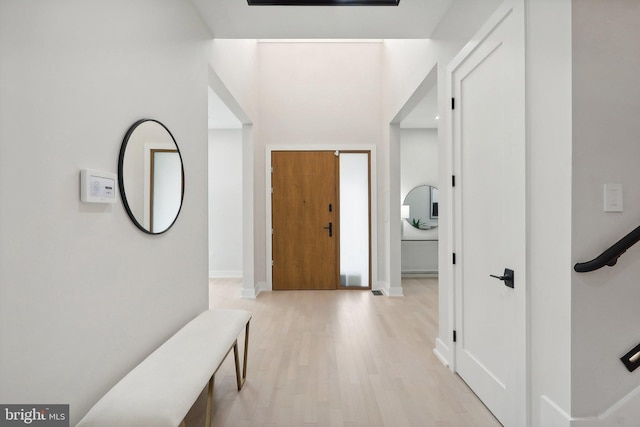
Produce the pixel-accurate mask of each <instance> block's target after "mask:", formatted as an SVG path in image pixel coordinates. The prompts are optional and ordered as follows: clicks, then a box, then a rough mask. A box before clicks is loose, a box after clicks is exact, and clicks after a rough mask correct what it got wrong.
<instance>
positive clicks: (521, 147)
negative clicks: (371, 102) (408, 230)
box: [451, 0, 527, 426]
mask: <svg viewBox="0 0 640 427" xmlns="http://www.w3.org/2000/svg"><path fill="white" fill-rule="evenodd" d="M479 36H480V37H478V38H476V39H475V40H479V42H478V43H477V45H476V46H475V47H474V48H473V49H467V50H466V51H464V53H463V54H462V55H461V57H459V58H458V59H457V61H456V62H454V63H453V64H452V67H451V71H452V86H453V87H452V90H453V97H454V99H455V105H454V109H453V116H452V123H453V128H452V129H453V143H454V153H455V155H454V157H455V165H456V186H455V188H454V192H455V210H456V212H457V214H456V225H455V232H456V236H457V239H456V258H457V259H456V266H455V277H456V310H455V313H456V325H455V326H456V335H457V342H456V344H455V354H456V356H455V362H456V366H455V368H456V371H457V372H458V374H459V375H460V376H461V377H462V378H463V379H464V380H465V382H467V384H468V385H469V386H470V387H471V388H472V389H473V391H474V392H475V393H476V394H477V395H478V397H479V398H480V399H481V400H482V401H483V402H484V403H485V405H486V406H487V407H488V408H489V409H490V410H491V411H492V412H493V414H494V415H495V416H496V418H497V419H498V420H499V421H500V422H501V423H502V424H503V425H505V426H524V425H526V419H527V415H526V387H525V384H526V383H525V381H526V369H527V362H526V312H525V309H526V304H525V302H526V299H525V290H526V287H525V274H526V273H525V266H526V264H525V255H526V253H525V249H526V246H525V244H526V242H525V237H526V230H525V226H526V217H525V201H526V194H525V183H526V179H525V178H526V175H525V174H526V170H525V126H524V123H525V122H524V87H525V86H524V83H525V81H524V13H523V5H522V1H521V0H518V1H514V2H513V3H509V4H505V5H503V7H501V9H500V10H498V11H497V12H496V14H495V15H494V16H493V17H492V18H491V19H490V20H489V22H488V23H487V24H486V25H485V27H484V28H483V29H482V30H481V32H480V34H479ZM505 268H508V269H511V270H513V271H514V282H513V285H514V287H513V288H511V287H508V286H506V284H507V283H506V281H502V280H499V279H497V278H493V277H490V275H491V274H493V275H497V276H502V275H503V273H504V270H505Z"/></svg>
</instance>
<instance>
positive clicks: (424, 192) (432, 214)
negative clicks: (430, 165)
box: [403, 185, 438, 230]
mask: <svg viewBox="0 0 640 427" xmlns="http://www.w3.org/2000/svg"><path fill="white" fill-rule="evenodd" d="M403 205H408V206H410V208H409V218H407V222H408V223H409V224H411V225H412V226H413V227H415V228H418V229H420V230H430V229H432V228H434V227H437V226H438V189H437V188H436V187H432V186H431V185H419V186H417V187H415V188H414V189H413V190H411V191H409V193H408V194H407V196H406V197H405V198H404V203H403Z"/></svg>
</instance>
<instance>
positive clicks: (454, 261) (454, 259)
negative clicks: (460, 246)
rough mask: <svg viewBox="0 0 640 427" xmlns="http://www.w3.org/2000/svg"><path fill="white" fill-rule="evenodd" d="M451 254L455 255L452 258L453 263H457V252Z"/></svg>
mask: <svg viewBox="0 0 640 427" xmlns="http://www.w3.org/2000/svg"><path fill="white" fill-rule="evenodd" d="M451 255H453V256H452V257H451V260H452V261H453V263H454V264H455V263H456V253H455V252H454V253H452V254H451Z"/></svg>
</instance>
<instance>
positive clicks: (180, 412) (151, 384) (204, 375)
mask: <svg viewBox="0 0 640 427" xmlns="http://www.w3.org/2000/svg"><path fill="white" fill-rule="evenodd" d="M250 321H251V313H250V312H248V311H244V310H210V311H205V312H204V313H202V314H200V315H199V316H198V317H196V318H195V319H193V320H192V321H191V322H189V323H187V324H186V325H185V326H184V327H183V328H182V329H180V330H179V331H178V332H177V333H176V334H175V335H173V336H172V337H171V338H169V339H168V340H167V341H166V342H165V343H164V344H162V346H160V347H159V348H158V349H157V350H156V351H154V352H153V353H151V354H150V355H149V357H147V358H146V359H145V360H143V361H142V362H141V363H140V364H139V365H138V366H136V367H135V368H133V370H132V371H131V372H129V373H128V374H127V375H126V376H125V377H124V378H122V380H120V382H118V383H117V384H116V385H115V386H113V388H111V390H109V391H108V392H107V394H105V395H104V396H103V397H102V399H100V400H99V401H98V402H97V403H96V404H95V405H94V406H93V408H91V409H90V410H89V412H88V413H87V414H86V415H85V416H84V418H82V420H80V422H79V423H78V424H77V425H76V427H177V426H182V427H184V425H185V423H184V417H185V415H186V414H187V412H189V409H190V408H191V407H192V406H193V404H194V402H195V401H196V399H197V398H198V396H199V395H200V393H201V392H202V390H203V388H204V386H205V384H206V383H207V381H209V386H208V395H207V413H206V420H205V423H206V426H207V427H209V426H210V424H211V410H212V407H213V382H214V377H215V373H216V372H217V370H218V368H219V367H220V365H221V364H222V362H223V361H224V359H225V358H226V356H227V354H229V352H230V351H231V349H232V348H233V353H234V356H235V365H236V382H237V385H238V390H240V389H241V388H242V386H243V384H244V381H245V379H246V374H247V346H248V344H249V322H250ZM243 328H245V340H244V361H243V366H242V376H240V362H239V359H238V336H239V335H240V333H241V332H242V329H243Z"/></svg>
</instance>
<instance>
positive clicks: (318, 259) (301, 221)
mask: <svg viewBox="0 0 640 427" xmlns="http://www.w3.org/2000/svg"><path fill="white" fill-rule="evenodd" d="M271 165H272V168H273V172H272V177H271V183H272V188H273V194H272V224H273V237H272V239H273V240H272V252H273V269H272V272H273V276H272V277H273V289H274V290H285V289H335V288H336V286H337V281H338V269H337V262H338V261H337V254H338V252H337V251H338V248H337V237H336V229H337V224H336V219H337V216H336V210H337V206H336V157H335V154H334V152H333V151H274V152H272V155H271ZM330 224H331V225H330ZM329 227H331V230H329ZM330 231H331V233H330Z"/></svg>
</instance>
